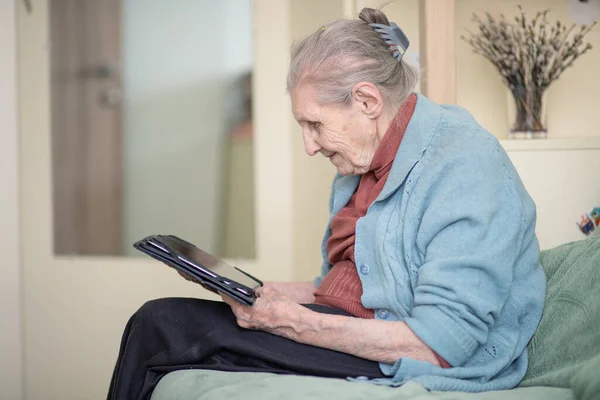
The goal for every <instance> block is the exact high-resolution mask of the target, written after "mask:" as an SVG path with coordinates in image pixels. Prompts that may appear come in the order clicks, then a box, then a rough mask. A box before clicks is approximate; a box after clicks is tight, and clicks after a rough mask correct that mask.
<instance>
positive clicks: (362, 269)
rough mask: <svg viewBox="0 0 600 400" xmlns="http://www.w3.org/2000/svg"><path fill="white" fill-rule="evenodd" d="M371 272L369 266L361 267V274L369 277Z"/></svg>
mask: <svg viewBox="0 0 600 400" xmlns="http://www.w3.org/2000/svg"><path fill="white" fill-rule="evenodd" d="M370 270H371V269H370V268H369V266H368V265H367V264H363V265H361V266H360V273H361V274H363V275H368V274H369V271H370Z"/></svg>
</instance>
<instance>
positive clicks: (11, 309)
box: [0, 1, 23, 400]
mask: <svg viewBox="0 0 600 400" xmlns="http://www.w3.org/2000/svg"><path fill="white" fill-rule="evenodd" d="M16 4H17V3H16V2H13V1H3V2H0V132H2V133H1V134H0V182H1V183H2V190H0V221H2V229H0V254H2V267H1V268H0V321H2V322H1V323H0V326H1V327H0V354H1V355H2V356H0V399H3V400H17V399H21V398H22V397H23V396H22V384H23V380H22V369H23V363H22V360H23V359H22V357H23V355H22V352H21V350H22V347H21V345H22V336H21V324H22V320H21V263H20V255H19V252H20V248H19V239H20V229H19V180H18V179H19V173H18V147H17V146H18V136H17V105H16V94H17V93H16V91H17V87H16V78H17V71H16V48H15V46H16V38H15V32H16V29H15V12H16V11H15V6H16Z"/></svg>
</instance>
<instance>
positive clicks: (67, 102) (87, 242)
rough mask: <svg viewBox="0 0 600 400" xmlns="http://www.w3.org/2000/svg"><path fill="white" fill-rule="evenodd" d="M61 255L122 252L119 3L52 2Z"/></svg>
mask: <svg viewBox="0 0 600 400" xmlns="http://www.w3.org/2000/svg"><path fill="white" fill-rule="evenodd" d="M49 6H50V7H49V18H50V20H49V22H50V42H51V51H50V55H51V59H50V63H51V69H50V70H51V78H50V79H51V82H50V83H51V99H52V101H51V118H52V168H53V183H54V185H53V187H54V193H53V209H54V250H55V253H56V254H58V255H65V254H75V255H102V254H104V255H118V254H121V253H122V225H123V224H122V203H123V200H122V188H121V184H122V155H121V153H122V152H121V147H122V140H121V131H122V129H121V115H122V109H121V76H120V61H121V38H120V36H121V4H120V0H85V1H81V0H51V1H50V3H49Z"/></svg>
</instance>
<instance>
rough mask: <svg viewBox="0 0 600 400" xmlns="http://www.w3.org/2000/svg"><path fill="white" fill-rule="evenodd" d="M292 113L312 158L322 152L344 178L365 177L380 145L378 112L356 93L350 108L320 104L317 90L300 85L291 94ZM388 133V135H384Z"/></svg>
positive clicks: (313, 87)
mask: <svg viewBox="0 0 600 400" xmlns="http://www.w3.org/2000/svg"><path fill="white" fill-rule="evenodd" d="M290 94H291V99H292V113H293V114H294V118H295V119H296V121H298V123H299V124H300V127H301V128H302V137H303V139H304V148H305V149H306V152H307V153H308V155H310V156H314V155H315V154H317V153H321V154H322V155H324V156H325V157H327V158H329V161H331V163H332V164H333V165H335V167H336V168H337V170H338V172H339V173H340V174H342V175H358V174H364V173H365V172H367V171H368V170H369V166H370V165H371V161H372V160H373V156H374V154H375V150H377V146H378V145H379V142H380V137H379V135H378V129H377V128H378V127H377V118H376V117H377V116H378V114H377V113H374V112H373V110H372V107H371V104H370V102H371V100H370V99H369V104H367V101H361V100H364V99H362V98H361V97H360V95H355V93H353V96H352V101H351V104H350V105H349V106H346V107H337V106H330V105H323V104H320V103H319V101H318V93H317V90H316V87H315V86H314V85H312V84H300V85H299V86H298V87H297V88H294V89H293V90H292V91H291V93H290ZM384 133H385V132H384Z"/></svg>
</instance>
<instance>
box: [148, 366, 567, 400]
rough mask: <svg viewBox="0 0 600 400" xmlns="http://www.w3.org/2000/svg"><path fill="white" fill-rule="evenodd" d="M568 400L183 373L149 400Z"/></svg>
mask: <svg viewBox="0 0 600 400" xmlns="http://www.w3.org/2000/svg"><path fill="white" fill-rule="evenodd" d="M213 399H244V400H281V399H285V400H301V399H302V400H303V399H312V400H320V399H323V400H324V399H369V400H375V399H377V400H573V399H574V398H573V394H572V391H571V390H570V389H561V388H545V387H528V388H517V389H513V390H504V391H494V392H484V393H458V392H429V391H428V390H427V389H425V388H424V387H423V386H421V385H419V384H418V383H415V382H409V383H407V384H405V385H403V386H400V387H397V388H393V387H389V386H376V385H373V384H370V383H362V382H349V381H346V380H343V379H331V378H315V377H310V376H293V375H274V374H268V373H262V372H222V371H207V370H186V371H176V372H171V373H170V374H168V375H166V376H165V377H164V378H163V379H161V380H160V382H159V383H158V386H157V387H156V389H155V390H154V393H152V398H151V400H213Z"/></svg>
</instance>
